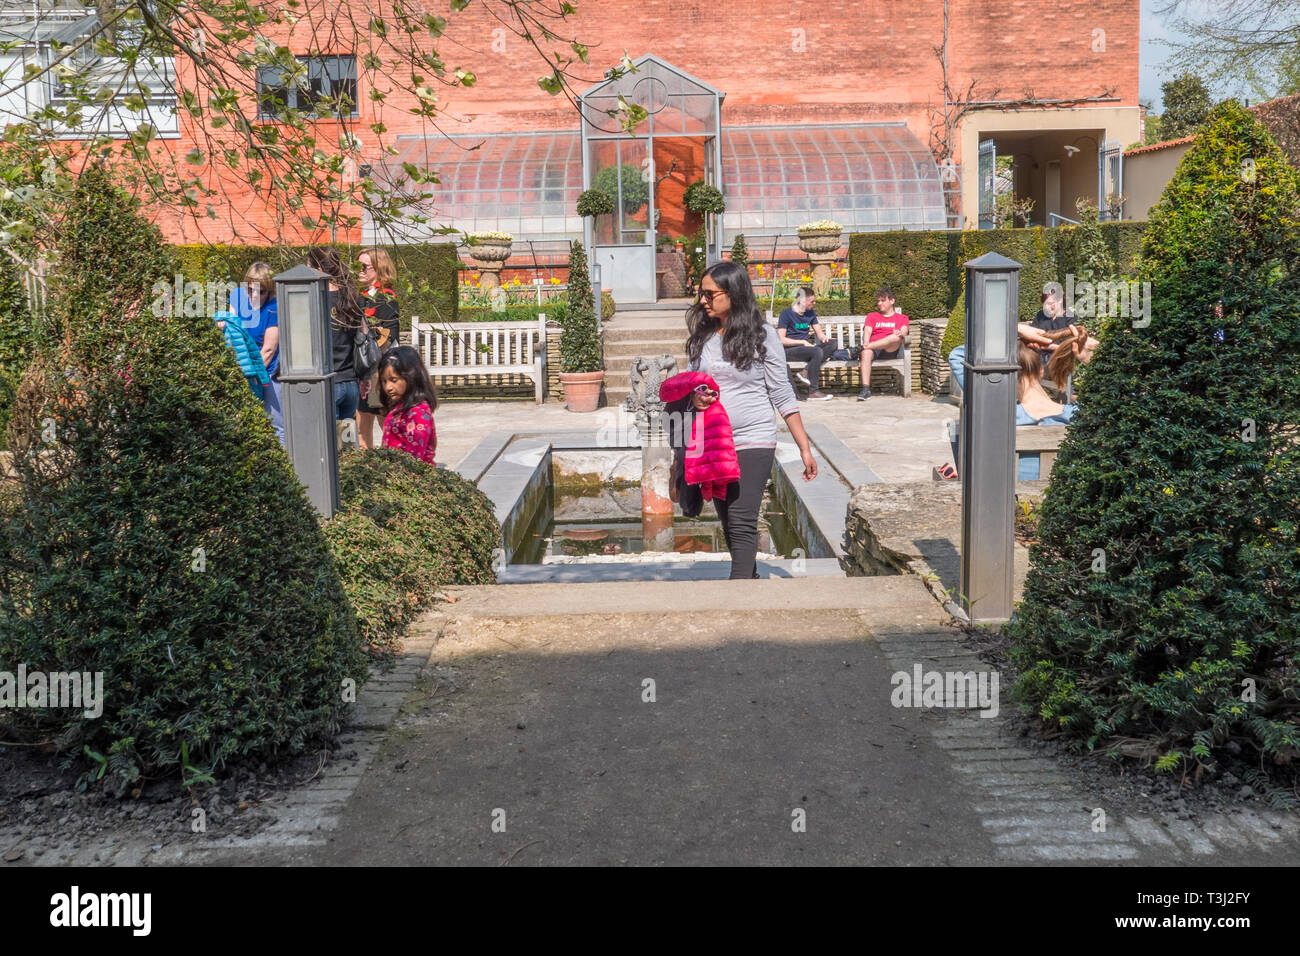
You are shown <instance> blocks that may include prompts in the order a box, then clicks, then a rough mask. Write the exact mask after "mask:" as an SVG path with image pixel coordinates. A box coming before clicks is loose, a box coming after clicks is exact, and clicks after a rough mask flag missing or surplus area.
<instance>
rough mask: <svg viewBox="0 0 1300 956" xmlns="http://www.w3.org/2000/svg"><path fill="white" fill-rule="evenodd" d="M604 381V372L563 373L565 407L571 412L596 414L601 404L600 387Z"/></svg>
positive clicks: (561, 376) (561, 378) (561, 382)
mask: <svg viewBox="0 0 1300 956" xmlns="http://www.w3.org/2000/svg"><path fill="white" fill-rule="evenodd" d="M604 381H605V373H604V372H603V371H601V372H561V373H560V384H561V385H563V386H564V405H565V407H566V408H568V410H569V411H571V412H594V411H595V410H596V406H597V405H599V404H600V386H601V384H602V383H603V382H604Z"/></svg>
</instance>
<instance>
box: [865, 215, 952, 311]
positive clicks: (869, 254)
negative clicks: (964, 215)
mask: <svg viewBox="0 0 1300 956" xmlns="http://www.w3.org/2000/svg"><path fill="white" fill-rule="evenodd" d="M955 235H958V233H950V232H932V231H926V232H906V231H904V232H866V233H855V234H853V235H851V236H849V302H851V303H852V311H850V312H848V313H846V314H848V315H866V314H867V313H869V312H874V311H876V290H877V289H878V288H880V287H881V286H882V285H887V286H889V287H890V288H892V289H893V290H894V298H895V301H896V303H897V306H898V310H899V311H900V312H904V313H906V314H907V315H908V316H910V317H912V318H917V319H931V318H934V317H935V316H937V315H946V314H947V313H948V309H949V308H951V307H952V303H953V300H954V299H955V298H956V297H957V293H956V291H955V289H954V283H955V281H956V275H955V267H954V258H955V256H956V252H955V249H954V247H953V243H952V237H953V236H955Z"/></svg>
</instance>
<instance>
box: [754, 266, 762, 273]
mask: <svg viewBox="0 0 1300 956" xmlns="http://www.w3.org/2000/svg"><path fill="white" fill-rule="evenodd" d="M754 268H755V269H756V270H757V271H758V274H759V275H762V274H763V267H762V266H754Z"/></svg>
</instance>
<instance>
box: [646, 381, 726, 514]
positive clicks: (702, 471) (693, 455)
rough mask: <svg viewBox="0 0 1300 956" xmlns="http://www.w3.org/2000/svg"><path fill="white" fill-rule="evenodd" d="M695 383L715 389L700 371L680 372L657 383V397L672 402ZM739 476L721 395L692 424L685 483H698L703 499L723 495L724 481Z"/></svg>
mask: <svg viewBox="0 0 1300 956" xmlns="http://www.w3.org/2000/svg"><path fill="white" fill-rule="evenodd" d="M698 385H707V386H709V388H711V389H713V390H714V391H718V383H717V382H715V381H714V380H713V378H712V377H711V376H709V375H706V374H704V373H703V372H682V373H681V374H680V375H674V376H673V377H672V378H670V379H668V380H667V381H665V382H664V383H663V384H662V385H660V386H659V398H660V400H661V401H664V402H675V401H677V400H678V399H680V398H684V397H685V396H687V395H689V394H690V393H691V392H693V391H694V390H695V388H696V386H698ZM739 478H740V460H739V459H738V458H737V457H736V443H735V440H734V439H733V438H732V437H731V419H730V418H728V417H727V410H726V409H725V408H723V407H722V396H721V395H719V396H718V400H717V401H716V402H714V403H713V404H712V405H710V406H709V407H708V408H706V409H705V410H704V411H702V412H697V413H696V414H695V416H694V419H693V421H692V424H691V438H690V442H689V444H687V446H686V483H687V484H688V485H699V486H700V494H701V495H702V496H703V497H704V500H705V501H708V500H709V499H710V498H726V497H727V485H728V484H730V483H731V482H733V481H736V480H737V479H739Z"/></svg>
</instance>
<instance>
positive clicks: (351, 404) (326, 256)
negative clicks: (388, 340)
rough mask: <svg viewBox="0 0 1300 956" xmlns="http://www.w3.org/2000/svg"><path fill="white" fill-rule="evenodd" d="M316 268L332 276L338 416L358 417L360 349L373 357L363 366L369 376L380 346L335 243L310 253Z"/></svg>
mask: <svg viewBox="0 0 1300 956" xmlns="http://www.w3.org/2000/svg"><path fill="white" fill-rule="evenodd" d="M307 262H308V264H309V265H310V266H311V267H312V268H313V269H317V270H319V271H321V272H324V273H325V274H326V275H328V276H329V277H330V283H329V285H330V341H331V345H332V347H333V352H334V418H335V420H337V421H343V420H345V419H348V418H352V419H355V417H356V414H357V405H358V404H359V402H360V401H361V392H360V388H359V387H358V385H357V362H356V356H357V354H358V352H360V353H361V355H362V356H363V358H366V359H369V360H370V363H371V364H370V367H369V368H363V369H362V370H361V371H362V372H363V373H364V375H366V376H369V375H370V374H372V373H373V372H374V369H375V368H376V367H377V366H378V365H379V347H378V345H377V344H376V342H375V339H374V333H373V332H368V331H367V326H366V318H365V314H364V312H363V311H362V306H361V296H360V294H359V293H358V292H357V286H356V281H355V280H354V279H353V278H352V273H351V272H350V271H349V269H348V267H347V266H346V265H345V264H344V263H343V257H342V256H340V255H339V254H338V250H337V249H334V248H333V247H331V246H315V247H313V248H312V250H311V251H310V252H309V253H308V254H307Z"/></svg>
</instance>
